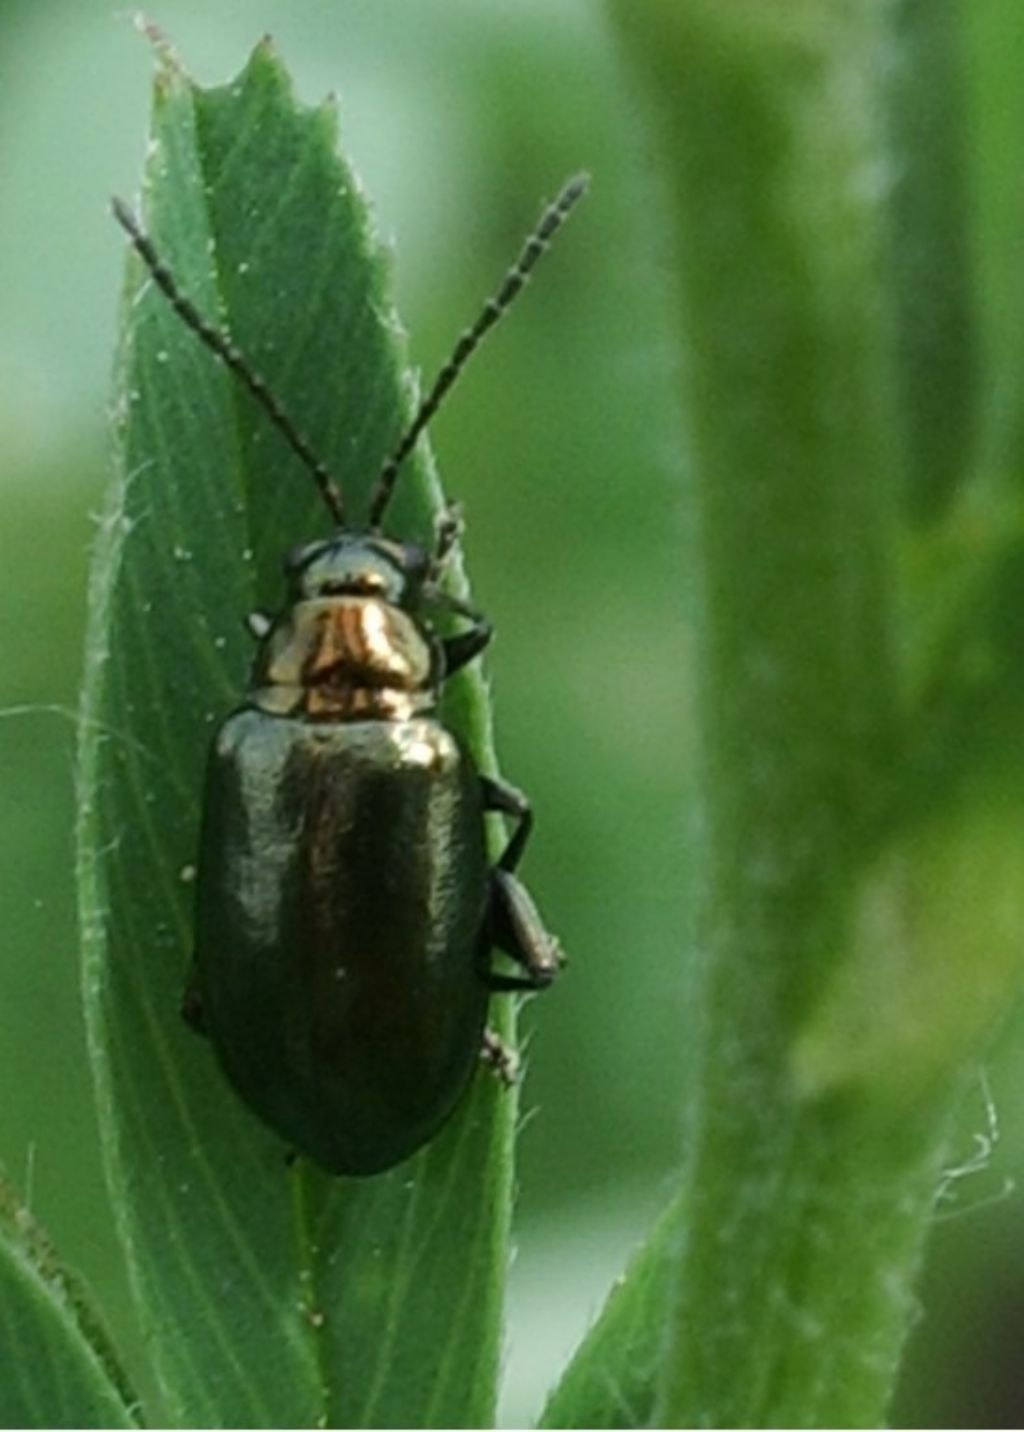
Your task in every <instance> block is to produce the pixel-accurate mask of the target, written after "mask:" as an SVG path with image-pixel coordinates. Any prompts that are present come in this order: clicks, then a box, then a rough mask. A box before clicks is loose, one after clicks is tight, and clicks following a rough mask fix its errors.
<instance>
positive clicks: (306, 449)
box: [111, 198, 345, 527]
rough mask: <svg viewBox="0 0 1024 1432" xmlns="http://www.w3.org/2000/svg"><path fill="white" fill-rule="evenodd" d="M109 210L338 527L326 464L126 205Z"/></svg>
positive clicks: (340, 514)
mask: <svg viewBox="0 0 1024 1432" xmlns="http://www.w3.org/2000/svg"><path fill="white" fill-rule="evenodd" d="M111 207H112V208H113V211H114V218H115V219H116V220H117V222H118V223H119V224H120V225H121V227H122V229H124V231H125V233H126V234H127V235H128V237H129V239H131V241H132V245H133V246H134V248H135V250H136V252H137V253H138V255H139V257H140V258H141V259H142V261H143V263H144V264H145V265H146V267H147V268H148V269H149V272H150V274H151V275H152V278H153V282H154V283H155V284H156V285H157V287H158V288H159V289H160V290H161V291H162V292H163V293H164V294H165V295H166V296H167V299H168V300H169V302H170V305H171V307H172V308H173V309H174V311H175V313H176V314H177V315H178V317H179V318H180V319H181V320H182V322H183V323H185V324H186V325H187V326H188V327H189V328H191V330H192V332H193V333H194V334H195V335H196V336H197V337H198V338H199V339H200V340H201V341H202V342H203V343H205V344H206V347H207V348H209V349H210V351H211V352H212V353H215V354H216V355H217V357H218V358H219V359H220V360H221V362H222V363H223V364H224V365H225V367H227V368H230V369H231V372H232V373H234V375H235V377H236V378H238V379H240V381H241V382H242V383H244V384H245V386H246V388H248V390H249V392H250V393H251V394H252V396H253V397H254V398H255V399H256V401H257V403H259V405H260V407H261V408H262V409H263V411H264V412H265V413H266V415H267V417H268V418H269V419H270V421H271V422H272V423H273V425H274V427H275V428H277V430H278V432H279V433H280V434H281V435H282V437H284V438H285V439H286V440H287V442H288V443H289V444H290V445H291V448H292V450H293V452H295V453H296V454H297V455H298V456H299V457H300V458H301V459H302V461H303V462H304V463H305V465H306V466H307V467H308V468H309V471H310V472H311V473H312V475H313V481H314V482H315V483H316V485H317V490H318V491H319V493H320V496H321V497H322V498H323V500H324V502H325V503H326V505H327V508H328V511H329V512H330V514H331V516H332V517H333V518H334V520H335V522H336V523H337V524H338V526H339V527H341V526H343V525H344V520H345V515H344V506H343V504H342V500H341V493H340V491H339V490H338V488H337V486H336V485H335V483H334V482H333V480H332V478H331V474H330V472H329V471H328V469H327V466H326V464H324V463H323V462H321V461H320V459H319V458H318V457H317V455H316V453H315V452H314V451H313V449H312V448H311V447H310V446H309V444H308V443H307V442H306V439H305V438H304V437H303V436H302V434H301V433H300V432H299V430H298V428H297V427H296V426H295V424H294V423H293V422H292V420H291V418H289V416H288V414H287V413H286V412H285V410H284V409H283V408H282V407H281V404H280V403H279V402H278V401H277V398H276V397H275V396H274V394H273V393H272V392H271V390H270V388H269V387H268V386H267V384H266V382H265V381H264V379H263V378H261V377H260V375H259V373H257V372H256V371H255V369H253V368H251V367H250V366H249V364H248V363H247V362H246V360H245V359H244V358H243V356H242V354H241V353H240V352H239V351H238V349H237V348H236V347H235V345H234V343H232V341H231V339H230V338H229V337H228V336H227V334H226V333H222V332H221V331H220V329H219V328H215V327H214V326H213V324H212V323H209V322H207V320H206V319H205V318H204V317H203V315H202V314H201V313H200V312H199V310H198V309H197V308H196V306H195V304H194V303H193V302H192V300H191V299H190V298H188V297H187V295H186V294H184V293H182V291H181V289H180V288H179V287H178V285H177V283H176V281H175V279H174V275H173V274H172V273H171V271H170V269H169V268H168V267H167V265H166V264H165V263H164V261H163V259H161V257H160V255H159V254H158V253H157V251H156V248H155V247H154V245H153V241H152V239H151V238H150V237H149V235H148V234H147V233H146V232H145V230H144V229H143V228H142V226H141V224H140V223H139V221H138V219H136V217H135V215H134V214H133V213H132V211H131V209H129V207H128V205H127V204H125V203H123V202H122V200H120V199H116V198H115V199H112V200H111Z"/></svg>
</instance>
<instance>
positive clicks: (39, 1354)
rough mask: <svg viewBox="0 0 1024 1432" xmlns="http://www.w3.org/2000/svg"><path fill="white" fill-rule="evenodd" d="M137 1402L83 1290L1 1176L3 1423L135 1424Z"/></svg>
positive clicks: (0, 1399)
mask: <svg viewBox="0 0 1024 1432" xmlns="http://www.w3.org/2000/svg"><path fill="white" fill-rule="evenodd" d="M137 1406H138V1399H137V1398H136V1397H135V1395H134V1394H133V1393H132V1392H131V1389H130V1388H129V1386H128V1383H127V1382H126V1380H125V1378H124V1375H123V1373H122V1372H121V1370H120V1368H119V1367H118V1364H117V1360H116V1358H115V1356H114V1353H113V1350H112V1349H111V1347H110V1345H109V1343H108V1341H107V1338H106V1335H105V1333H104V1332H103V1330H102V1328H101V1327H100V1324H99V1320H98V1318H97V1317H96V1315H95V1314H94V1313H93V1311H92V1309H91V1308H90V1307H89V1304H88V1300H87V1298H86V1296H85V1293H84V1291H83V1290H82V1289H81V1288H80V1287H79V1286H77V1285H76V1283H75V1281H74V1280H73V1279H72V1278H71V1276H70V1275H69V1274H68V1273H67V1272H66V1271H65V1270H64V1269H63V1268H62V1267H61V1266H60V1264H59V1263H58V1261H57V1257H56V1255H55V1253H54V1252H53V1250H52V1248H51V1247H50V1245H49V1243H48V1242H47V1240H46V1238H45V1237H44V1235H43V1233H42V1230H41V1229H40V1228H39V1226H38V1224H36V1222H35V1221H34V1219H33V1218H32V1216H31V1215H30V1214H29V1212H28V1210H27V1209H26V1208H25V1207H24V1206H23V1205H22V1204H20V1203H19V1201H18V1199H17V1196H16V1195H15V1193H14V1191H13V1189H12V1188H11V1187H10V1185H9V1184H8V1183H7V1181H6V1179H2V1178H0V1426H3V1427H135V1426H138V1423H137V1421H136V1417H135V1409H136V1408H137Z"/></svg>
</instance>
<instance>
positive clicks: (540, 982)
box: [482, 865, 565, 993]
mask: <svg viewBox="0 0 1024 1432" xmlns="http://www.w3.org/2000/svg"><path fill="white" fill-rule="evenodd" d="M487 933H488V936H489V944H490V945H491V946H497V948H498V949H499V950H502V951H503V952H504V953H505V954H506V955H508V956H509V957H510V958H511V959H513V960H515V962H516V964H517V965H521V966H522V968H523V969H524V970H525V971H526V973H525V975H502V974H495V973H494V971H493V970H491V969H490V968H487V969H485V970H484V971H482V973H483V977H484V980H485V981H486V983H487V984H488V986H489V987H490V988H491V989H492V990H494V991H495V992H496V993H502V992H508V991H513V990H541V989H546V988H547V987H548V985H549V984H550V983H551V981H552V980H553V979H554V978H555V976H556V975H557V974H558V972H559V970H560V969H561V968H562V965H563V964H564V962H565V961H564V957H563V955H562V951H561V949H560V948H559V944H558V941H557V940H556V939H555V937H554V936H553V935H549V934H548V932H547V930H546V929H545V928H544V923H543V921H542V920H541V918H540V913H539V912H538V910H537V907H536V905H535V904H534V903H533V900H532V899H531V897H530V893H529V891H528V890H527V888H526V886H525V885H523V884H522V883H521V882H520V881H518V880H517V879H516V877H515V876H514V875H513V874H512V873H511V872H510V871H508V870H505V869H504V868H503V867H502V866H500V865H498V866H495V868H494V869H493V870H492V871H491V899H490V904H489V906H488V910H487ZM488 952H489V951H488Z"/></svg>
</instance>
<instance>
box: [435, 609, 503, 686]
mask: <svg viewBox="0 0 1024 1432" xmlns="http://www.w3.org/2000/svg"><path fill="white" fill-rule="evenodd" d="M493 635H494V628H493V627H492V626H491V624H490V622H488V621H485V620H484V619H483V617H477V616H474V618H473V625H472V626H471V627H470V628H469V630H468V631H460V632H456V634H455V635H454V636H446V637H445V638H444V640H443V641H442V642H441V646H442V648H443V650H444V677H445V679H446V680H447V678H448V677H449V676H452V675H453V674H454V673H455V672H456V671H458V670H459V669H460V668H461V667H463V666H465V665H467V663H468V662H470V661H472V660H473V658H474V656H479V655H480V653H481V652H482V651H483V649H484V647H485V646H486V645H487V643H488V642H489V641H490V639H491V637H492V636H493Z"/></svg>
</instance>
